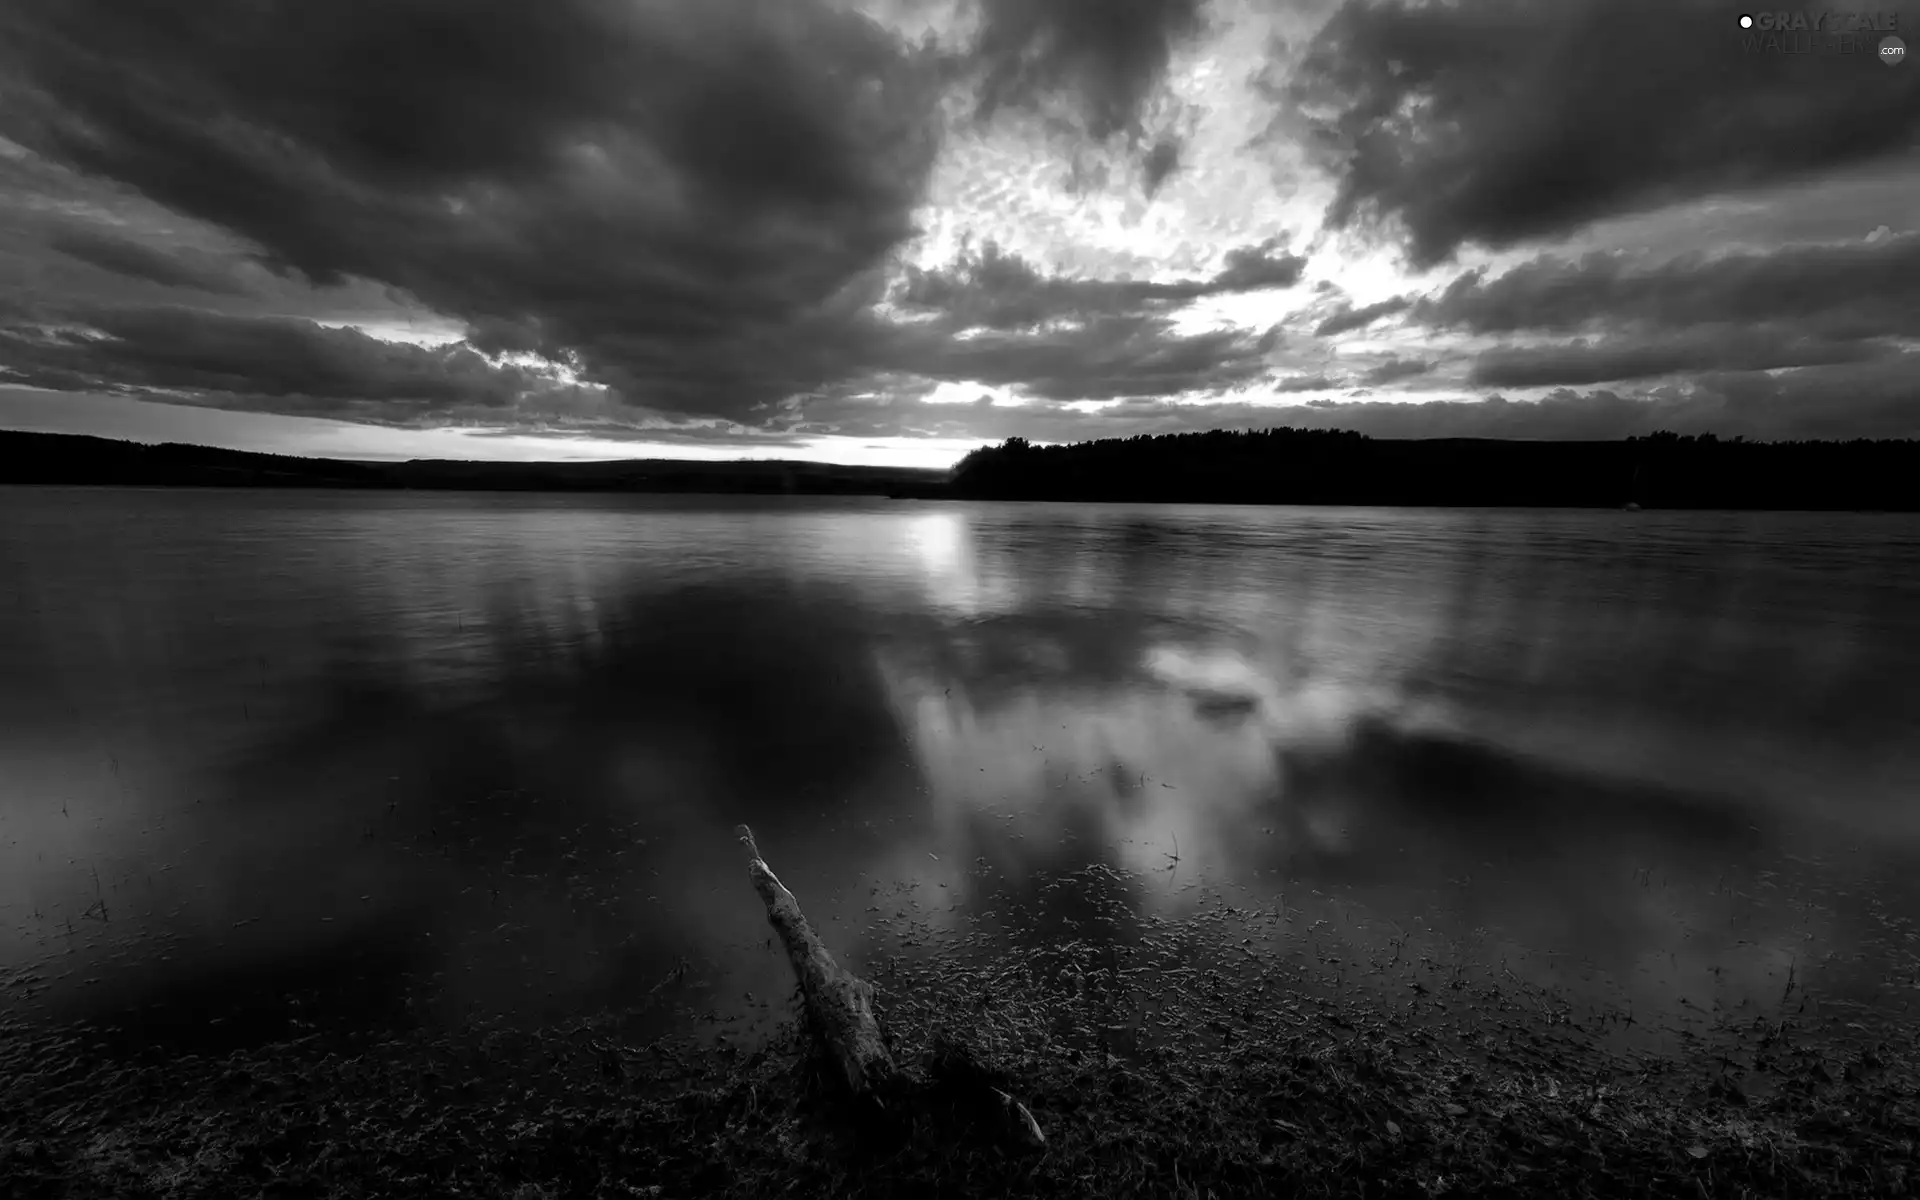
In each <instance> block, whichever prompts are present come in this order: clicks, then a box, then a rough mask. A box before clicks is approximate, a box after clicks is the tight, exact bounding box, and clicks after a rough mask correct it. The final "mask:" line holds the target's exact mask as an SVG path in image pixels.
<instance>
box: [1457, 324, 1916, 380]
mask: <svg viewBox="0 0 1920 1200" xmlns="http://www.w3.org/2000/svg"><path fill="white" fill-rule="evenodd" d="M1891 352H1892V351H1891V350H1890V348H1888V347H1885V346H1881V345H1879V344H1876V343H1873V342H1860V341H1841V342H1836V341H1828V340H1825V339H1821V338H1809V337H1800V336H1795V335H1794V334H1793V333H1792V332H1790V331H1786V330H1780V329H1767V328H1750V327H1747V326H1737V325H1729V326H1702V327H1700V328H1697V329H1691V330H1688V331H1686V332H1685V333H1680V334H1666V335H1649V336H1638V335H1628V336H1622V337H1613V338H1603V339H1599V340H1593V341H1589V340H1586V339H1582V340H1579V341H1575V342H1570V343H1564V344H1561V345H1552V346H1526V347H1500V348H1497V349H1493V350H1488V351H1485V352H1483V353H1481V354H1480V355H1479V356H1478V357H1476V358H1475V359H1474V363H1473V370H1472V372H1471V374H1470V375H1469V377H1468V378H1469V381H1470V382H1471V383H1473V384H1475V385H1477V386H1482V387H1515V388H1525V387H1547V386H1552V385H1555V384H1582V383H1605V382H1609V381H1612V380H1625V379H1647V378H1651V377H1654V376H1659V375H1673V374H1678V373H1681V372H1692V371H1767V370H1774V369H1777V368H1780V367H1807V366H1828V365H1832V364H1835V363H1847V362H1860V361H1863V360H1865V359H1870V358H1877V357H1881V356H1883V355H1885V354H1888V353H1891Z"/></svg>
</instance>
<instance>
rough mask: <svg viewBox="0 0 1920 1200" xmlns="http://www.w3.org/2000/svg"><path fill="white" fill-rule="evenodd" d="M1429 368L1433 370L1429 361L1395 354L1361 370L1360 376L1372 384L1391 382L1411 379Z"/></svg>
mask: <svg viewBox="0 0 1920 1200" xmlns="http://www.w3.org/2000/svg"><path fill="white" fill-rule="evenodd" d="M1431 370H1433V364H1432V363H1430V362H1421V361H1419V360H1417V359H1409V358H1400V357H1398V356H1395V357H1392V358H1389V359H1387V361H1386V362H1383V363H1381V364H1380V365H1379V366H1377V367H1373V368H1370V369H1369V370H1367V371H1365V372H1363V373H1362V374H1361V376H1360V378H1361V379H1362V380H1364V381H1366V382H1367V383H1372V384H1381V383H1393V382H1395V381H1396V380H1401V379H1411V378H1413V377H1414V376H1416V375H1425V374H1426V373H1427V372H1428V371H1431Z"/></svg>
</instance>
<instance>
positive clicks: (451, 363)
mask: <svg viewBox="0 0 1920 1200" xmlns="http://www.w3.org/2000/svg"><path fill="white" fill-rule="evenodd" d="M0 364H4V365H5V366H7V367H9V368H11V371H12V374H13V378H10V379H8V380H7V381H8V382H13V383H26V384H33V385H37V386H44V387H58V388H65V389H69V390H90V389H92V390H135V391H147V392H157V393H179V392H187V393H192V394H195V395H197V396H198V397H199V398H200V399H201V400H203V401H207V402H212V403H222V402H232V403H235V404H236V405H240V406H245V407H257V408H265V409H274V410H279V411H290V412H300V413H335V414H339V415H345V414H349V413H351V414H353V415H356V416H358V417H360V418H362V419H365V418H368V417H371V418H374V419H394V420H397V419H401V418H404V417H414V418H418V417H421V416H426V415H429V414H432V413H445V412H449V411H452V410H456V409H459V410H470V409H475V408H481V409H486V408H493V409H502V410H504V409H507V408H509V407H511V406H513V405H515V404H516V403H517V402H518V401H519V400H520V399H521V398H522V397H523V396H524V395H525V394H527V393H528V392H530V391H535V390H539V389H542V388H547V389H552V388H556V387H557V386H558V385H556V384H555V383H554V381H553V380H551V379H550V378H546V377H544V376H541V375H539V374H537V373H535V372H531V371H526V370H523V369H519V368H512V367H507V368H501V367H496V366H495V365H493V364H492V363H490V362H488V361H487V360H486V359H485V358H484V357H482V356H481V355H480V354H478V353H476V352H475V351H474V350H472V349H471V348H469V347H467V346H465V345H461V344H454V345H449V346H444V347H439V348H426V347H421V346H414V345H410V344H395V343H391V342H384V341H381V340H379V339H377V338H373V337H369V336H368V335H366V334H364V333H361V332H359V331H358V330H354V329H332V328H328V327H326V326H322V325H316V324H314V323H313V322H311V321H303V320H294V319H287V318H277V317H232V316H222V315H218V314H215V313H208V312H202V311H198V310H195V309H190V308H173V307H167V308H102V309H96V310H92V311H88V312H83V313H74V314H71V323H69V324H66V325H64V326H61V327H55V328H38V329H26V328H21V327H17V326H16V327H14V328H10V329H7V328H0Z"/></svg>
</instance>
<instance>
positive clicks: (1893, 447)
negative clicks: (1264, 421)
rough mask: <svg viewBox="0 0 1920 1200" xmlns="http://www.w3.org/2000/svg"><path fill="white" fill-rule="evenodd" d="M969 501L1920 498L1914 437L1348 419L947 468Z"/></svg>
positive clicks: (1149, 439) (1082, 445)
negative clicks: (1485, 430) (1454, 425)
mask: <svg viewBox="0 0 1920 1200" xmlns="http://www.w3.org/2000/svg"><path fill="white" fill-rule="evenodd" d="M951 489H952V492H953V494H955V495H957V496H961V497H965V498H969V499H1007V500H1015V499H1018V500H1107V501H1146V502H1185V503H1230V504H1396V505H1475V506H1477V505H1516V506H1534V505H1537V506H1564V507H1623V506H1626V505H1629V504H1636V505H1639V506H1641V507H1644V508H1780V509H1897V510H1902V511H1913V510H1920V441H1913V440H1902V441H1864V440H1859V441H1850V442H1749V441H1746V440H1744V439H1742V438H1733V439H1731V440H1721V439H1719V438H1716V437H1715V436H1714V435H1712V434H1702V435H1700V436H1698V437H1693V436H1687V437H1683V436H1681V435H1679V434H1675V433H1670V432H1660V433H1655V434H1653V435H1651V436H1649V437H1637V438H1627V439H1625V440H1624V441H1617V442H1523V441H1498V440H1492V439H1479V438H1439V439H1432V440H1421V441H1412V440H1407V441H1399V440H1386V439H1376V438H1370V437H1367V436H1365V435H1363V434H1359V433H1351V432H1346V431H1340V430H1309V429H1292V428H1280V429H1268V430H1261V431H1255V432H1244V433H1243V432H1232V431H1226V430H1215V431H1213V432H1209V433H1181V434H1162V435H1158V436H1141V437H1131V438H1113V439H1107V440H1103V441H1097V442H1079V443H1075V444H1072V445H1059V446H1035V445H1032V444H1030V443H1028V442H1027V441H1025V440H1023V439H1021V438H1010V439H1008V440H1007V441H1006V442H1004V443H1002V444H1001V445H999V446H995V447H987V448H982V449H979V450H975V451H973V452H972V453H971V454H968V455H967V456H966V458H964V459H962V460H961V462H960V463H959V465H958V466H957V467H955V468H954V473H953V481H952V484H951Z"/></svg>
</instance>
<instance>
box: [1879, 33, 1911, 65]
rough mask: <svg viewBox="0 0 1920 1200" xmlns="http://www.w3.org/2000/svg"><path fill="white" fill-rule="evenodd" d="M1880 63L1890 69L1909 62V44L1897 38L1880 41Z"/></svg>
mask: <svg viewBox="0 0 1920 1200" xmlns="http://www.w3.org/2000/svg"><path fill="white" fill-rule="evenodd" d="M1880 61H1881V62H1883V63H1885V64H1887V65H1888V66H1890V67H1897V66H1899V65H1900V64H1901V63H1903V62H1905V61H1907V44H1906V43H1905V42H1903V41H1901V40H1900V39H1899V38H1897V37H1887V38H1882V39H1881V40H1880Z"/></svg>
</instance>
